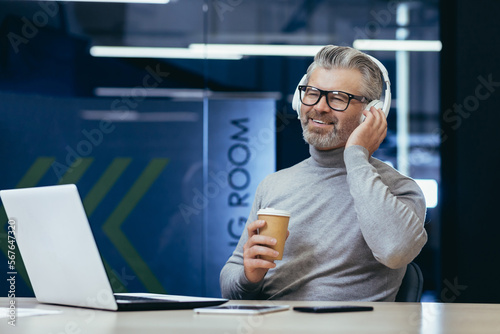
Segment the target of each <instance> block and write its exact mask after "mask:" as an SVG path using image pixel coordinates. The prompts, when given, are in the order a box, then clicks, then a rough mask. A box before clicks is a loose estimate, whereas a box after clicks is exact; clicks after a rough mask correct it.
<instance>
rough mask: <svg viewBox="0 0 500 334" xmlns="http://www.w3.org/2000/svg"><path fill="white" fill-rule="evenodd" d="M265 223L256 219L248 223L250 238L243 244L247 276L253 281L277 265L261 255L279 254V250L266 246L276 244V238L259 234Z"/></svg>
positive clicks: (274, 255) (259, 278)
mask: <svg viewBox="0 0 500 334" xmlns="http://www.w3.org/2000/svg"><path fill="white" fill-rule="evenodd" d="M264 225H266V222H265V221H264V220H256V221H254V222H252V223H250V224H248V226H247V230H248V240H247V242H246V243H245V245H243V266H244V268H245V276H246V277H247V279H248V280H249V281H250V282H252V283H257V282H260V281H261V280H262V279H263V278H264V276H265V275H266V273H267V271H268V270H269V269H270V268H274V267H276V264H275V263H274V262H272V261H267V260H263V259H260V258H259V255H267V256H270V257H277V256H278V255H279V253H278V252H277V251H275V250H274V249H272V248H270V247H267V246H266V245H269V246H274V245H275V244H276V239H274V238H271V237H267V236H264V235H259V234H257V229H259V228H262V227H264ZM289 233H290V232H288V234H289ZM288 234H287V237H288Z"/></svg>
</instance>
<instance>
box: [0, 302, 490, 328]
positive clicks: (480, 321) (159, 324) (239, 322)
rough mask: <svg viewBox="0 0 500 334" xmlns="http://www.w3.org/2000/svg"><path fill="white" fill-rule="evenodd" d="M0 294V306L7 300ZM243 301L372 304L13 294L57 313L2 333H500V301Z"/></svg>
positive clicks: (1, 323) (22, 320)
mask: <svg viewBox="0 0 500 334" xmlns="http://www.w3.org/2000/svg"><path fill="white" fill-rule="evenodd" d="M8 301H9V300H8V299H7V298H0V307H7V306H8ZM229 303H231V304H234V303H245V304H288V305H291V306H296V305H342V304H356V305H371V306H373V307H374V308H375V309H374V311H371V312H353V313H329V314H308V313H299V312H295V311H292V310H291V309H290V310H289V311H284V312H277V313H270V314H265V315H258V316H248V315H244V316H238V315H212V314H210V315H209V314H196V313H194V312H193V311H192V310H184V311H152V312H119V313H117V312H109V311H97V310H89V309H79V308H73V307H63V306H55V305H44V304H38V303H37V302H36V301H35V300H34V299H32V298H17V299H16V306H17V308H18V310H19V309H23V308H35V309H38V310H59V311H62V313H59V314H55V315H43V316H30V317H20V316H18V317H17V318H16V326H15V327H12V326H10V325H8V323H7V322H8V319H6V318H1V319H0V333H2V334H5V333H29V334H32V333H44V334H60V333H67V334H76V333H92V334H94V333H117V334H118V333H119V334H127V333H134V334H136V333H139V334H143V333H144V334H145V333H162V334H164V333H181V332H182V333H202V334H205V333H217V334H226V333H237V334H258V333H266V334H269V333H283V334H288V333H301V334H309V333H344V334H345V333H383V334H389V333H397V334H407V333H426V334H427V333H454V334H456V333H473V334H480V333H495V334H499V333H500V304H439V303H359V302H358V303H345V302H343V303H339V302H288V303H287V302H260V301H259V302H257V301H245V302H240V301H230V302H229Z"/></svg>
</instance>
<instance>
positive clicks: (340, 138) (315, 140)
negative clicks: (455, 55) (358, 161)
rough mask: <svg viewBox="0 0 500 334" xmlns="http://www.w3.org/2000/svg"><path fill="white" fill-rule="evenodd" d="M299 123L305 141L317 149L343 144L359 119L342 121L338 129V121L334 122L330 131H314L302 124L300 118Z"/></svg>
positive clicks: (358, 122)
mask: <svg viewBox="0 0 500 334" xmlns="http://www.w3.org/2000/svg"><path fill="white" fill-rule="evenodd" d="M306 120H307V118H306ZM300 123H301V125H302V135H303V136H304V140H305V141H306V143H308V144H309V145H312V146H314V147H316V148H319V149H328V148H333V147H340V146H343V145H345V143H347V140H348V139H349V136H350V135H351V133H352V132H353V131H354V129H356V127H358V125H359V124H361V122H360V120H359V119H356V118H354V119H350V120H346V121H344V123H343V126H342V128H341V129H340V130H339V128H338V123H337V122H335V123H334V124H333V129H332V130H331V131H329V132H319V131H318V132H316V131H311V130H310V129H309V127H308V126H307V124H304V122H303V120H302V119H301V122H300Z"/></svg>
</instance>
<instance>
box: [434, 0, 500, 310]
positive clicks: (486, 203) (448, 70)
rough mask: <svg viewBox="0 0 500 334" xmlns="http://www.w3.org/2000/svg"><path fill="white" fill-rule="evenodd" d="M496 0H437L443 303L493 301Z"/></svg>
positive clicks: (499, 247)
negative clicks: (440, 93) (439, 49)
mask: <svg viewBox="0 0 500 334" xmlns="http://www.w3.org/2000/svg"><path fill="white" fill-rule="evenodd" d="M499 12H500V3H499V2H498V1H478V2H475V3H474V4H471V3H470V1H465V0H458V1H443V2H442V4H441V13H442V20H441V39H442V42H443V51H442V53H441V90H442V100H441V129H440V135H441V141H442V145H441V155H442V175H441V176H442V181H443V183H442V193H441V200H442V233H441V247H442V258H441V262H442V277H441V289H440V291H439V295H438V297H439V298H440V300H442V301H445V302H494V303H499V302H500V289H499V284H500V266H499V264H500V262H499V260H498V255H499V254H500V243H499V238H500V218H499V210H498V208H499V206H498V199H499V198H500V197H499V195H498V190H499V189H500V174H499V162H500V149H499V140H498V138H499V137H498V133H499V131H498V128H499V124H500V112H499V105H500V66H499V59H500V58H499V56H498V54H499V53H500V44H499V43H498V36H499V35H500V25H499V24H498V13H499Z"/></svg>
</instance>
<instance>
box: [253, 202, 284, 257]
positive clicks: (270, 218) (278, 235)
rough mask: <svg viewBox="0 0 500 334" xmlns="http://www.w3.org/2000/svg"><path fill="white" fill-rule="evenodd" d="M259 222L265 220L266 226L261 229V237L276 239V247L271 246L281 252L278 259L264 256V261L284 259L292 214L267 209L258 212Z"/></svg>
mask: <svg viewBox="0 0 500 334" xmlns="http://www.w3.org/2000/svg"><path fill="white" fill-rule="evenodd" d="M257 217H258V218H259V220H265V221H266V225H265V226H264V227H263V228H260V229H259V234H260V235H265V236H269V237H273V238H275V239H276V241H277V242H276V245H274V246H269V247H271V248H272V249H274V250H277V251H278V252H279V255H278V257H270V256H264V255H262V256H261V258H262V259H264V260H269V261H273V260H281V259H283V251H284V249H285V240H286V235H287V231H288V221H289V220H290V212H288V211H284V210H276V209H273V208H265V209H260V210H259V211H257Z"/></svg>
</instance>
